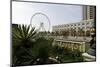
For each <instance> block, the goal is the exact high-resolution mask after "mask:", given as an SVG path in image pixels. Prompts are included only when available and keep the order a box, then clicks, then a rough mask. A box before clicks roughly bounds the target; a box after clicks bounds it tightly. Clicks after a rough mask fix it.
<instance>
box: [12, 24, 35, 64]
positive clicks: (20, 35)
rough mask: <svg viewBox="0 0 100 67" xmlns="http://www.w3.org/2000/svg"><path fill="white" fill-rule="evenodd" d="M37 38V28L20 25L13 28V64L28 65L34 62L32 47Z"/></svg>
mask: <svg viewBox="0 0 100 67" xmlns="http://www.w3.org/2000/svg"><path fill="white" fill-rule="evenodd" d="M35 38H36V31H35V28H33V27H30V26H27V25H18V26H16V27H13V28H12V60H13V61H12V64H13V65H27V64H30V63H31V62H32V61H33V60H34V56H33V54H32V51H31V49H32V47H33V46H34V40H35Z"/></svg>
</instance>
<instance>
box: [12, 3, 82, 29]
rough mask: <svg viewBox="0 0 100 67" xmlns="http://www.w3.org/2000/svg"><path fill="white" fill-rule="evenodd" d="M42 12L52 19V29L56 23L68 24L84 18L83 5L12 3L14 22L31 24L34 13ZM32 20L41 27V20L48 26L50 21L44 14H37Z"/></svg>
mask: <svg viewBox="0 0 100 67" xmlns="http://www.w3.org/2000/svg"><path fill="white" fill-rule="evenodd" d="M37 12H41V13H43V14H45V15H47V16H48V17H49V19H50V24H51V29H52V26H54V25H59V24H68V23H74V22H79V21H81V20H82V6H79V5H61V4H46V3H45V4H44V3H30V2H13V3H12V23H16V24H30V19H31V17H32V15H33V14H35V13H37ZM32 22H34V23H33V24H34V25H35V26H36V27H39V25H40V22H44V26H45V28H46V29H47V28H48V21H47V19H46V17H45V16H43V15H36V16H35V17H34V18H33V20H32Z"/></svg>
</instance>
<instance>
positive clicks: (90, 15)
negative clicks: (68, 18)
mask: <svg viewBox="0 0 100 67" xmlns="http://www.w3.org/2000/svg"><path fill="white" fill-rule="evenodd" d="M95 15H96V7H95V6H83V20H88V19H95Z"/></svg>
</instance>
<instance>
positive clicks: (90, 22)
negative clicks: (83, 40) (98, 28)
mask: <svg viewBox="0 0 100 67" xmlns="http://www.w3.org/2000/svg"><path fill="white" fill-rule="evenodd" d="M94 20H95V6H83V19H82V21H80V22H74V23H69V24H62V25H55V26H53V27H52V31H53V32H56V31H57V32H59V33H61V31H69V33H70V35H71V33H75V32H77V33H78V32H79V31H81V33H82V31H83V32H84V35H86V32H87V31H88V34H89V35H90V32H91V31H90V30H91V28H93V27H94V26H95V25H94V23H96V22H95V21H94ZM66 23H67V22H66ZM72 31H73V32H72Z"/></svg>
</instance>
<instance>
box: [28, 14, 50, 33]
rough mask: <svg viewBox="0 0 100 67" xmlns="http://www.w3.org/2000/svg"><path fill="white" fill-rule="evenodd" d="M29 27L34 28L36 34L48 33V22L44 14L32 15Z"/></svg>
mask: <svg viewBox="0 0 100 67" xmlns="http://www.w3.org/2000/svg"><path fill="white" fill-rule="evenodd" d="M30 25H31V27H35V29H36V30H37V31H38V32H41V31H42V32H44V31H45V32H48V31H50V20H49V18H48V16H47V15H46V14H44V13H41V12H37V13H35V14H33V15H32V17H31V20H30Z"/></svg>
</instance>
